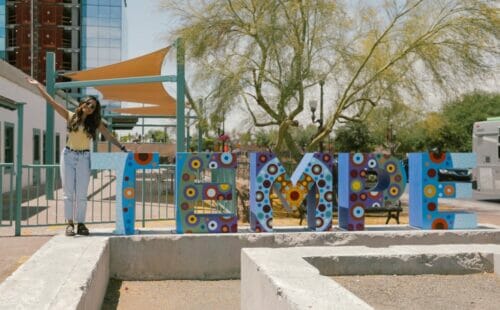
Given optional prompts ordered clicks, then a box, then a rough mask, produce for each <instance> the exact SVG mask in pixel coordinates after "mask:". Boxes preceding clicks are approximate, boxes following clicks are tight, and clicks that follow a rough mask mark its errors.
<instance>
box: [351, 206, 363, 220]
mask: <svg viewBox="0 0 500 310" xmlns="http://www.w3.org/2000/svg"><path fill="white" fill-rule="evenodd" d="M364 215H365V209H364V208H363V206H362V205H355V206H353V207H352V208H351V216H352V217H353V218H354V219H358V220H359V219H362V218H363V216H364Z"/></svg>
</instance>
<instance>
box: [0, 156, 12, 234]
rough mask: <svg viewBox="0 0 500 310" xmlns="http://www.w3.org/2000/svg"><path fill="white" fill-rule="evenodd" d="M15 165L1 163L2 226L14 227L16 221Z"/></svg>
mask: <svg viewBox="0 0 500 310" xmlns="http://www.w3.org/2000/svg"><path fill="white" fill-rule="evenodd" d="M13 171H14V164H2V163H0V191H1V192H2V195H1V196H0V214H1V215H2V218H1V219H0V226H12V223H13V220H14V203H15V200H14V188H15V186H14V173H13Z"/></svg>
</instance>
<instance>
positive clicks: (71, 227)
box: [65, 224, 75, 237]
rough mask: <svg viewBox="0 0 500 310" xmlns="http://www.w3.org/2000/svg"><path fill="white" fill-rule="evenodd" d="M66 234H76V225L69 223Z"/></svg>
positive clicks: (69, 235)
mask: <svg viewBox="0 0 500 310" xmlns="http://www.w3.org/2000/svg"><path fill="white" fill-rule="evenodd" d="M65 234H66V236H68V237H71V236H74V235H75V225H73V224H68V226H66V232H65Z"/></svg>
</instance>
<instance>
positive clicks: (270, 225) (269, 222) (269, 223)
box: [266, 217, 273, 228]
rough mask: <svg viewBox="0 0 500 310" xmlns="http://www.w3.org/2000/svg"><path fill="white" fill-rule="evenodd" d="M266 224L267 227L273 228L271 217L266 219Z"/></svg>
mask: <svg viewBox="0 0 500 310" xmlns="http://www.w3.org/2000/svg"><path fill="white" fill-rule="evenodd" d="M266 224H267V227H269V228H273V218H272V217H271V218H269V219H267V222H266Z"/></svg>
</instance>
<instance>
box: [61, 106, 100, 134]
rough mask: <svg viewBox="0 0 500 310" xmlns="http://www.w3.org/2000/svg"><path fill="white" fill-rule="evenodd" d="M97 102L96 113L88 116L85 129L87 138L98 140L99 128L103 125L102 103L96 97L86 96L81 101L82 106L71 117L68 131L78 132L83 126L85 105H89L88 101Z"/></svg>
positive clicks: (84, 124)
mask: <svg viewBox="0 0 500 310" xmlns="http://www.w3.org/2000/svg"><path fill="white" fill-rule="evenodd" d="M89 100H95V103H96V105H95V109H94V112H93V113H92V114H90V115H87V117H86V118H85V120H84V121H83V129H84V131H85V133H86V134H87V136H88V137H89V138H91V139H94V140H95V139H96V135H97V134H96V132H97V128H98V127H99V125H100V124H101V103H100V102H99V100H98V99H97V98H96V97H94V96H86V97H83V98H82V100H80V104H79V105H78V108H76V110H75V114H73V116H72V117H71V119H70V120H69V122H68V131H77V130H78V126H80V124H82V115H83V105H84V104H87V101H89Z"/></svg>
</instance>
